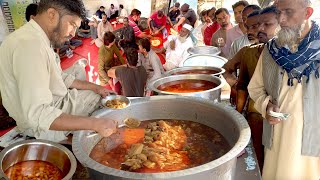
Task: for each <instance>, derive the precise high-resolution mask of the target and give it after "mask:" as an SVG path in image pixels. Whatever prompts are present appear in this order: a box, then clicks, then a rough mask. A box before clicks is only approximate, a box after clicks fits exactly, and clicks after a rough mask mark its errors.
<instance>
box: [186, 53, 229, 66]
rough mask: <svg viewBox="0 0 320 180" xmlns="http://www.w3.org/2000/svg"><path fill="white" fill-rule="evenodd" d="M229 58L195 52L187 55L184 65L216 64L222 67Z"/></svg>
mask: <svg viewBox="0 0 320 180" xmlns="http://www.w3.org/2000/svg"><path fill="white" fill-rule="evenodd" d="M227 62H228V60H227V59H226V58H224V57H221V56H217V55H210V54H194V55H191V56H189V57H187V58H186V59H185V60H184V62H183V66H214V67H222V66H223V65H224V64H225V63H227Z"/></svg>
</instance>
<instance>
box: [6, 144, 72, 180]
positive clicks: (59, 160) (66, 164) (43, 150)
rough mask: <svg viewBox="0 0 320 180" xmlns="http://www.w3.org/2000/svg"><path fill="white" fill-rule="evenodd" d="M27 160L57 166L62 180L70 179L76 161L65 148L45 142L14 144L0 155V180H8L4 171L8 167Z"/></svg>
mask: <svg viewBox="0 0 320 180" xmlns="http://www.w3.org/2000/svg"><path fill="white" fill-rule="evenodd" d="M28 160H41V161H47V162H49V163H51V164H53V165H55V166H57V167H58V168H59V169H60V170H61V171H62V175H63V180H69V179H72V176H73V174H74V173H75V171H76V167H77V161H76V158H75V157H74V155H73V154H72V152H71V151H70V150H68V149H67V148H66V147H64V146H62V145H60V144H57V143H54V142H51V141H46V140H39V139H36V140H26V141H20V142H17V143H14V144H12V145H10V146H8V147H6V148H5V149H4V150H2V151H1V153H0V165H1V169H0V179H1V180H5V179H9V178H8V177H7V176H6V175H5V174H4V171H5V170H7V169H8V168H9V167H10V166H12V165H14V164H16V163H18V162H22V161H28Z"/></svg>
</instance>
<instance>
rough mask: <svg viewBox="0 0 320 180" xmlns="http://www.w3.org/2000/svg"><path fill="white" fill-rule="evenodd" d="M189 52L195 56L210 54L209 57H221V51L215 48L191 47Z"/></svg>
mask: <svg viewBox="0 0 320 180" xmlns="http://www.w3.org/2000/svg"><path fill="white" fill-rule="evenodd" d="M187 52H188V53H189V54H191V55H194V54H201V55H204V54H208V55H217V56H218V55H219V54H220V53H221V50H220V49H219V48H217V47H214V46H196V47H190V48H189V49H188V50H187Z"/></svg>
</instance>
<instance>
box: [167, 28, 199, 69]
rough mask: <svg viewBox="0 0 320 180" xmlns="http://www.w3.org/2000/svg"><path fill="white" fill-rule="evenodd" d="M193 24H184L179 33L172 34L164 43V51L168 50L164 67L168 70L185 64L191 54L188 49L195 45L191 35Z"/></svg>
mask: <svg viewBox="0 0 320 180" xmlns="http://www.w3.org/2000/svg"><path fill="white" fill-rule="evenodd" d="M191 30H192V26H191V25H189V24H184V25H183V26H182V28H181V30H180V32H179V34H178V35H170V36H169V37H168V40H167V41H166V42H165V43H164V44H163V49H162V50H161V51H162V52H163V51H165V52H166V63H165V64H164V65H163V67H164V68H165V69H166V70H167V71H168V70H171V69H174V68H177V67H179V66H182V65H183V61H184V60H185V59H186V58H187V57H188V56H189V54H188V52H187V50H188V49H189V48H190V47H193V42H192V39H191V37H190V31H191Z"/></svg>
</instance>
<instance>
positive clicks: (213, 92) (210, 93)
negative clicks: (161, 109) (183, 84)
mask: <svg viewBox="0 0 320 180" xmlns="http://www.w3.org/2000/svg"><path fill="white" fill-rule="evenodd" d="M189 79H197V80H206V81H211V82H214V83H215V84H217V85H218V86H217V87H215V88H212V89H209V90H206V91H201V92H194V93H174V92H167V91H161V90H159V89H158V87H159V86H160V85H162V84H164V83H168V82H173V81H177V80H189ZM224 84H225V81H224V80H223V79H221V78H219V77H215V76H211V75H206V74H187V75H173V76H167V77H161V78H159V79H156V80H154V81H152V82H150V83H149V84H148V88H149V89H150V90H152V91H154V92H156V93H157V94H159V95H178V96H192V97H201V98H204V99H208V100H213V101H214V102H220V101H221V98H220V95H221V88H222V87H223V86H224Z"/></svg>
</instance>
